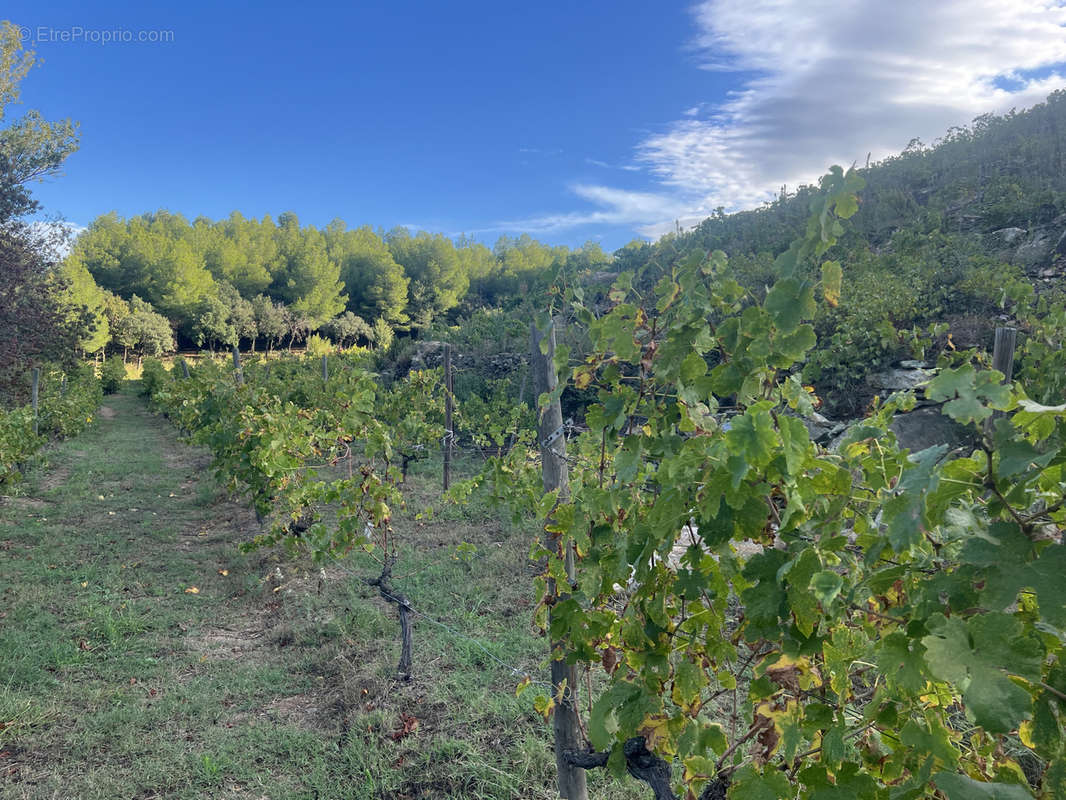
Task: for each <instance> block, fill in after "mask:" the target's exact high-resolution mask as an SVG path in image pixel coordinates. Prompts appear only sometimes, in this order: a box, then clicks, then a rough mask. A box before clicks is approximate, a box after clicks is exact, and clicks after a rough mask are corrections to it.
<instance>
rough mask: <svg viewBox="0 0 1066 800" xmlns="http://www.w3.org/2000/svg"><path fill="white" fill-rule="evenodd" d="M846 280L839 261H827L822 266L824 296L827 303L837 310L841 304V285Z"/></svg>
mask: <svg viewBox="0 0 1066 800" xmlns="http://www.w3.org/2000/svg"><path fill="white" fill-rule="evenodd" d="M843 278H844V270H842V269H841V268H840V262H839V261H826V262H825V263H824V264H822V295H823V296H824V297H825V302H827V303H828V304H829V305H831V306H833V307H834V308H836V306H837V305H839V304H840V284H841V281H842V280H843Z"/></svg>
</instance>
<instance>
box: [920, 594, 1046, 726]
mask: <svg viewBox="0 0 1066 800" xmlns="http://www.w3.org/2000/svg"><path fill="white" fill-rule="evenodd" d="M928 627H929V630H930V631H931V633H930V635H928V636H926V637H925V638H924V639H922V644H924V645H925V648H926V653H925V661H926V663H927V664H928V665H929V671H930V672H931V673H932V674H933V676H934V677H936V678H939V679H940V680H943V681H946V682H948V683H950V684H952V685H954V686H955V687H956V688H957V689H958V690H960V691H961V692H962V700H963V703H964V704H965V705H966V708H967V710H968V711H969V712H970V713H971V714H972V715H973V718H974V721H975V722H977V724H978V725H980V726H981V727H982V728H984V729H985V730H986V731H988V732H989V733H1008V732H1010V731H1012V730H1014V729H1016V728H1017V727H1018V725H1019V724H1020V723H1021V722H1022V721H1023V720H1024V719H1027V718H1029V717H1030V716H1031V715H1032V697H1031V696H1030V694H1029V693H1028V692H1027V691H1025V690H1024V689H1022V688H1021V687H1020V686H1018V685H1017V684H1016V683H1014V682H1013V681H1012V680H1010V678H1008V677H1007V675H1008V674H1011V675H1020V676H1022V677H1025V678H1028V679H1037V678H1038V676H1039V674H1040V666H1041V663H1042V660H1043V648H1042V647H1041V646H1040V643H1039V640H1037V639H1036V638H1035V637H1034V636H1032V635H1028V636H1023V635H1022V624H1021V622H1019V621H1018V620H1017V619H1015V618H1014V617H1012V616H1009V615H1007V614H995V613H990V614H983V615H980V616H976V617H972V618H971V619H970V620H968V621H967V622H963V621H962V620H961V619H959V618H958V617H952V618H951V619H946V618H945V617H943V616H941V615H935V616H934V617H932V618H931V619H930V621H929V623H928Z"/></svg>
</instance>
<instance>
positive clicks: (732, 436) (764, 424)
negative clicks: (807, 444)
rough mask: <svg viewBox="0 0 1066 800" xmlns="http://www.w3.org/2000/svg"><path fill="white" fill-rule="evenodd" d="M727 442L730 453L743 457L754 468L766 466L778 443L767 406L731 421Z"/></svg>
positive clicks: (752, 410)
mask: <svg viewBox="0 0 1066 800" xmlns="http://www.w3.org/2000/svg"><path fill="white" fill-rule="evenodd" d="M725 440H726V445H727V447H728V448H729V452H730V453H732V454H734V455H737V456H741V457H742V458H743V459H744V461H745V462H746V463H747V464H749V465H751V466H753V467H761V466H765V465H766V464H768V463H769V462H770V458H771V456H772V455H773V450H774V445H775V444H776V443H777V433H776V431H774V425H773V418H772V417H771V416H770V414H769V412H768V411H767V409H766V408H765V406H753V407H752V408H749V409H748V410H747V412H745V413H744V414H740V415H738V416H735V417H733V419H732V420H730V428H729V430H728V431H726V435H725Z"/></svg>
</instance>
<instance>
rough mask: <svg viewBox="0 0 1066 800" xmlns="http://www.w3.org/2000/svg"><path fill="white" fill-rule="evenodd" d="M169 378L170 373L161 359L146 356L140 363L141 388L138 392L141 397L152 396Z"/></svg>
mask: <svg viewBox="0 0 1066 800" xmlns="http://www.w3.org/2000/svg"><path fill="white" fill-rule="evenodd" d="M178 369H181V367H178ZM169 380H170V373H169V372H168V371H167V368H166V366H164V365H163V362H162V361H160V360H159V359H156V358H146V359H145V360H144V363H143V364H142V365H141V388H140V391H139V392H138V394H140V395H141V396H142V397H153V396H155V393H156V392H157V391H159V389H160V388H161V387H162V386H163V384H165V383H166V382H167V381H169Z"/></svg>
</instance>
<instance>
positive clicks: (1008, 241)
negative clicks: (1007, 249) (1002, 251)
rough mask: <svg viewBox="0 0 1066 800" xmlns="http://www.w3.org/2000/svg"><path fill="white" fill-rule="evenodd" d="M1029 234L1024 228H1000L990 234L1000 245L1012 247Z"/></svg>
mask: <svg viewBox="0 0 1066 800" xmlns="http://www.w3.org/2000/svg"><path fill="white" fill-rule="evenodd" d="M1027 233H1028V231H1026V230H1025V229H1024V228H1000V229H999V230H998V231H992V233H991V234H989V235H990V236H991V237H992V240H993V241H994V242H996V243H998V244H1003V245H1012V244H1014V243H1015V242H1017V241H1018V240H1019V239H1021V238H1022V237H1023V236H1025V235H1026V234H1027Z"/></svg>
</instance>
